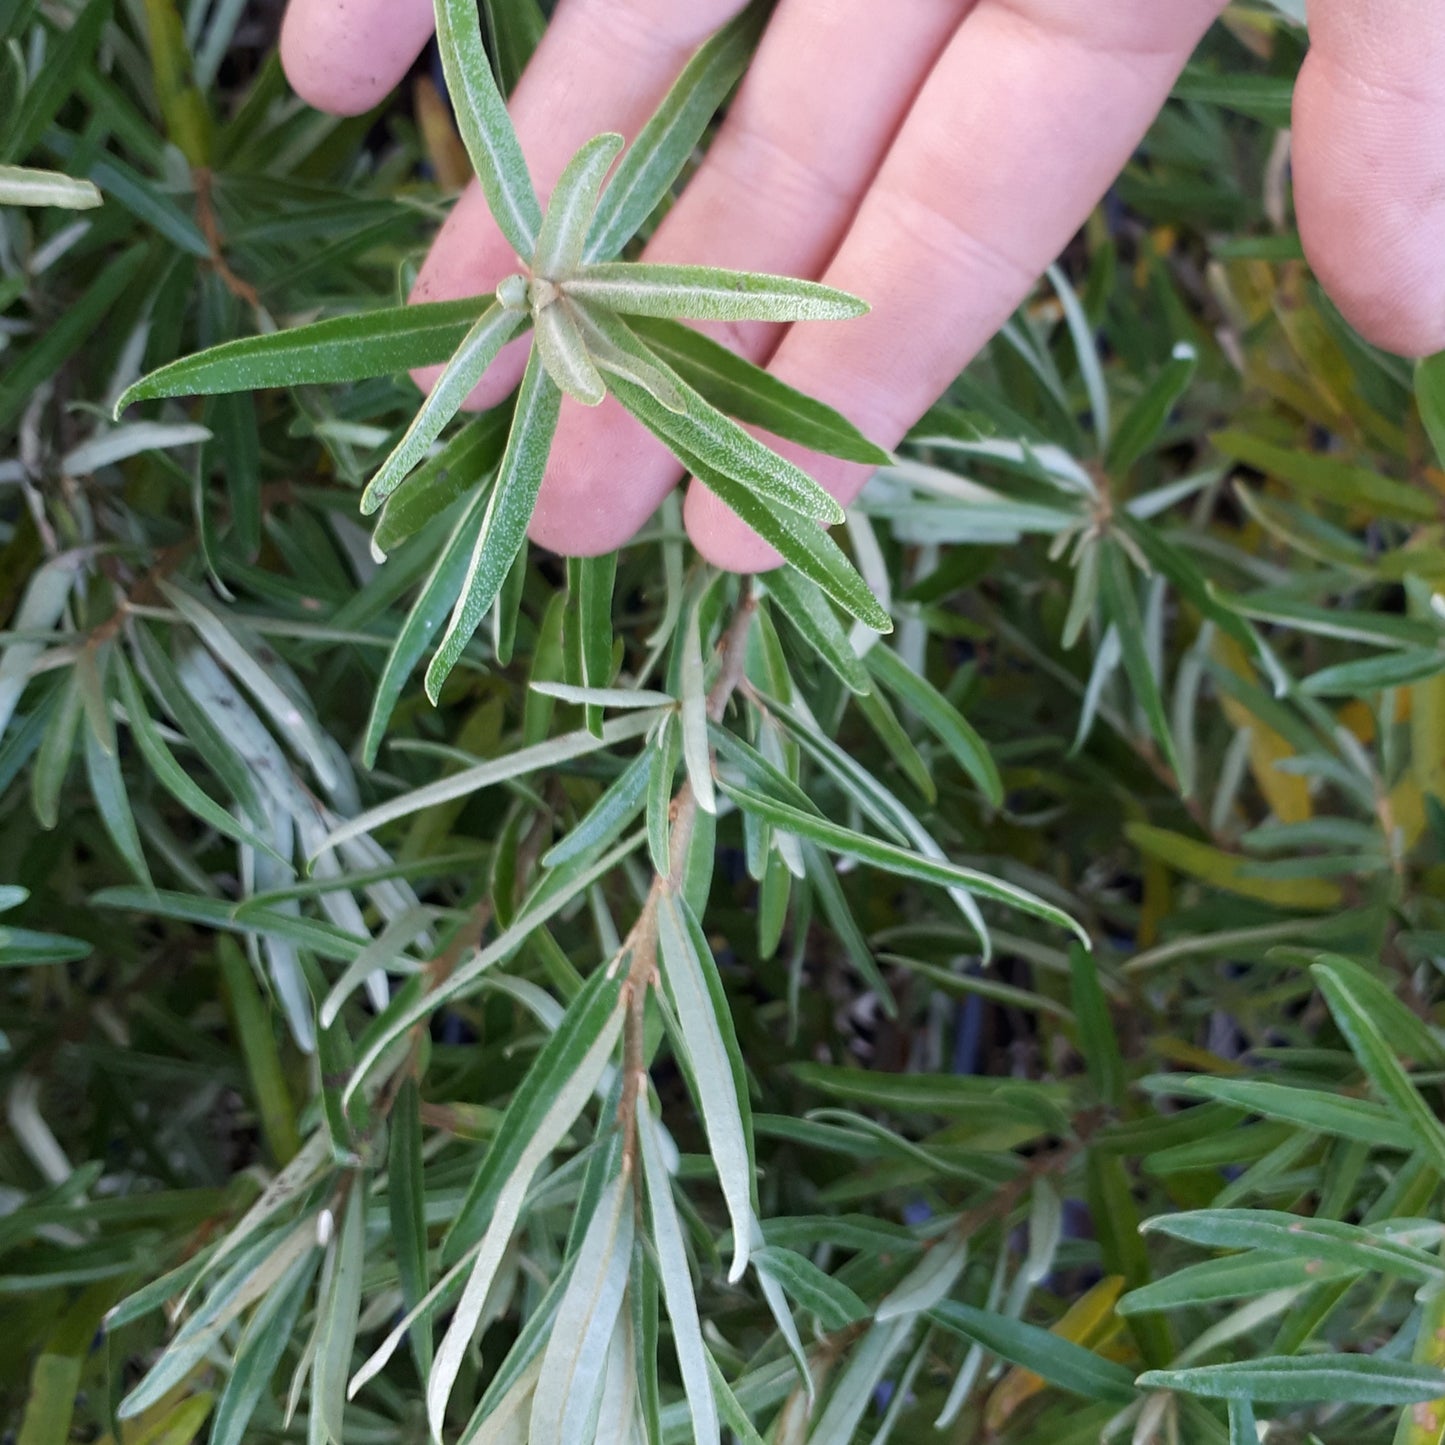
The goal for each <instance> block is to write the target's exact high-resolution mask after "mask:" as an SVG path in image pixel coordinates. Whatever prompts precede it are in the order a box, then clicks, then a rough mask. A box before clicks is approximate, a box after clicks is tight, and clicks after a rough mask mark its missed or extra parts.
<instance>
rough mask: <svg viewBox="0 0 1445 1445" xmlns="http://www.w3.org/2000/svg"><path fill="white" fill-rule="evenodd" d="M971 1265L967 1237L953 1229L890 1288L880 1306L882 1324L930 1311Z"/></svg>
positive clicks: (878, 1315) (878, 1316) (879, 1320)
mask: <svg viewBox="0 0 1445 1445" xmlns="http://www.w3.org/2000/svg"><path fill="white" fill-rule="evenodd" d="M967 1264H968V1236H967V1235H961V1234H959V1233H957V1231H951V1232H950V1233H948V1234H947V1235H945V1236H944V1237H943V1238H942V1239H940V1240H937V1241H935V1243H934V1244H933V1246H932V1248H931V1249H929V1250H928V1251H927V1253H926V1254H924V1256H923V1258H922V1259H921V1260H919V1261H918V1263H917V1264H916V1265H914V1266H913V1268H912V1269H911V1270H909V1271H908V1273H907V1274H906V1275H904V1276H903V1278H902V1279H901V1280H900V1281H899V1282H898V1283H897V1284H896V1285H894V1287H893V1288H892V1289H891V1290H889V1292H888V1294H887V1295H886V1296H885V1297H884V1299H883V1302H882V1303H881V1304H880V1305H879V1306H878V1311H877V1319H878V1322H879V1323H880V1324H883V1323H886V1322H887V1321H888V1320H893V1319H899V1318H901V1317H902V1316H904V1315H916V1314H922V1313H923V1312H924V1311H925V1310H931V1309H932V1308H933V1307H934V1305H936V1304H938V1303H939V1301H940V1300H943V1299H945V1298H947V1296H948V1294H949V1292H950V1291H951V1290H952V1289H953V1287H954V1285H956V1284H957V1283H958V1281H959V1277H960V1276H961V1275H962V1274H963V1271H964V1267H965V1266H966V1265H967Z"/></svg>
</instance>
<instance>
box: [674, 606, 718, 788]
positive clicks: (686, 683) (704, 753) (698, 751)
mask: <svg viewBox="0 0 1445 1445" xmlns="http://www.w3.org/2000/svg"><path fill="white" fill-rule="evenodd" d="M697 614H698V609H697V608H696V607H694V608H693V609H692V615H691V617H690V618H689V620H688V629H687V635H686V637H685V638H684V641H683V649H682V671H681V681H682V708H681V712H680V719H681V722H682V760H683V762H684V763H685V764H686V766H687V777H688V781H689V782H690V783H691V784H692V793H693V796H694V797H695V798H696V799H697V805H698V807H699V808H701V809H702V810H703V812H705V813H716V812H717V797H716V792H715V789H714V788H713V783H712V750H711V749H710V748H709V747H708V740H707V693H706V685H705V682H704V678H703V661H702V640H701V638H700V637H699V636H698V615H697Z"/></svg>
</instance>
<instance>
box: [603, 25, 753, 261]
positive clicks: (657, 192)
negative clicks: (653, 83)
mask: <svg viewBox="0 0 1445 1445" xmlns="http://www.w3.org/2000/svg"><path fill="white" fill-rule="evenodd" d="M767 14H768V6H767V5H766V4H753V5H750V6H748V8H747V9H746V10H745V11H744V12H743V13H742V14H741V15H739V16H738V17H737V18H736V19H735V20H733V21H732V22H730V23H729V24H728V25H725V26H724V27H723V28H722V29H721V30H719V31H718V32H717V34H716V35H714V36H713V37H712V38H711V39H710V40H708V41H707V43H706V44H704V45H703V46H702V48H701V49H700V50H699V51H698V52H697V54H696V55H694V56H693V57H692V59H691V60H690V61H688V63H687V65H686V67H685V68H684V69H683V72H682V74H681V75H680V76H678V78H677V80H676V82H675V83H674V85H673V87H672V89H671V90H670V91H668V93H667V95H666V96H665V97H664V98H663V101H662V104H661V105H659V106H658V108H657V109H656V110H655V111H654V112H653V114H652V116H651V118H650V119H649V120H648V122H647V124H646V125H644V126H643V128H642V130H641V131H640V132H639V133H638V136H637V139H636V140H635V141H633V143H632V145H631V147H630V148H629V149H628V152H627V154H626V155H625V156H623V158H622V163H621V165H619V166H618V168H617V173H616V174H615V175H614V176H613V178H612V184H611V185H609V186H608V187H607V190H606V191H605V192H604V193H603V196H602V202H601V204H600V205H599V206H598V208H597V214H596V215H595V216H594V217H593V219H592V229H591V232H590V233H589V235H588V238H587V259H588V260H589V261H602V260H609V259H611V258H612V257H613V256H615V255H617V253H618V252H619V251H621V249H622V248H623V246H625V245H626V244H627V242H628V241H630V240H631V239H632V237H633V236H634V235H636V234H637V232H638V230H640V229H641V227H642V225H643V223H644V222H645V221H646V220H647V218H648V217H649V216H650V215H651V214H652V213H653V211H655V210H656V209H657V207H658V205H659V204H660V203H661V201H662V200H663V198H664V197H665V196H666V195H667V192H668V190H669V188H670V187H671V185H672V183H673V182H674V181H675V180H676V179H677V178H678V176H680V175H681V174H682V172H683V169H684V167H685V166H686V165H687V163H688V161H689V160H690V159H691V158H692V155H693V152H694V151H695V150H696V148H697V144H698V142H699V141H700V140H701V139H702V137H703V134H704V132H705V131H706V130H707V127H708V123H709V122H710V121H711V120H712V117H713V114H714V113H715V112H716V110H717V108H718V106H719V105H721V104H722V102H723V100H724V99H725V98H726V97H727V94H728V92H729V91H730V90H731V89H732V88H733V85H734V84H735V83H736V81H737V79H738V77H739V76H740V75H741V74H742V73H743V68H744V67H745V66H746V65H747V62H748V57H749V56H750V55H751V54H752V50H753V46H754V45H755V44H756V43H757V38H758V35H759V34H760V32H761V31H762V27H763V22H764V20H765V19H766V18H767Z"/></svg>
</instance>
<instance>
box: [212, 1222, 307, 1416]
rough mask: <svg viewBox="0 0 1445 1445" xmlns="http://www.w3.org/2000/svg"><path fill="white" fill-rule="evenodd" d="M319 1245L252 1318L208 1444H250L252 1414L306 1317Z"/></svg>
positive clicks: (217, 1403) (219, 1403) (260, 1306)
mask: <svg viewBox="0 0 1445 1445" xmlns="http://www.w3.org/2000/svg"><path fill="white" fill-rule="evenodd" d="M316 1263H317V1255H316V1251H315V1250H312V1251H310V1252H309V1253H308V1254H307V1256H306V1258H305V1259H303V1260H302V1261H301V1263H300V1264H297V1265H294V1266H293V1267H292V1272H291V1275H290V1277H289V1278H288V1279H286V1280H285V1281H283V1282H282V1283H281V1284H279V1285H277V1286H276V1288H274V1289H273V1290H272V1291H271V1292H270V1293H269V1294H268V1295H267V1296H266V1297H265V1299H263V1300H262V1301H261V1303H260V1304H259V1305H258V1306H257V1308H256V1311H255V1313H254V1314H253V1315H252V1316H251V1318H250V1319H249V1320H248V1321H247V1322H246V1328H245V1330H244V1331H243V1332H242V1335H241V1339H240V1342H239V1343H238V1344H237V1346H236V1354H235V1357H234V1359H233V1360H232V1362H231V1373H230V1374H229V1375H228V1376H227V1377H226V1386H225V1388H224V1389H223V1390H222V1391H221V1396H220V1399H219V1400H217V1401H216V1414H215V1418H214V1419H213V1420H212V1422H211V1433H210V1437H209V1442H208V1445H244V1441H245V1440H246V1438H247V1430H248V1428H249V1426H250V1424H251V1417H252V1416H253V1415H254V1414H255V1413H256V1407H257V1406H258V1405H259V1404H260V1403H261V1398H262V1396H263V1395H264V1394H265V1393H266V1391H267V1390H268V1389H269V1388H270V1386H271V1377H272V1376H273V1375H274V1374H275V1373H276V1367H277V1366H278V1365H279V1364H280V1363H281V1357H282V1355H284V1354H285V1353H286V1347H287V1346H288V1345H289V1344H290V1343H291V1338H292V1335H293V1333H294V1332H295V1330H296V1326H297V1324H298V1323H299V1321H300V1318H301V1308H302V1306H303V1305H304V1304H305V1303H306V1297H307V1295H308V1294H309V1293H310V1292H311V1281H312V1278H313V1277H314V1275H315V1273H316Z"/></svg>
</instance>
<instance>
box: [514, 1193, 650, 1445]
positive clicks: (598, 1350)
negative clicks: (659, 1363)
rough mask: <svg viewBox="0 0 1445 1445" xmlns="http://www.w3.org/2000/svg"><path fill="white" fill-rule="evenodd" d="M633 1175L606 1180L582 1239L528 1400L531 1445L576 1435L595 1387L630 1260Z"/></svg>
mask: <svg viewBox="0 0 1445 1445" xmlns="http://www.w3.org/2000/svg"><path fill="white" fill-rule="evenodd" d="M634 1213H635V1211H634V1202H633V1191H632V1175H631V1173H630V1172H624V1173H620V1174H618V1175H617V1176H616V1178H614V1179H613V1181H612V1182H611V1184H609V1185H608V1186H607V1189H606V1191H605V1192H604V1193H603V1195H602V1198H601V1199H599V1200H598V1202H597V1207H596V1208H595V1209H594V1210H593V1212H592V1220H591V1223H590V1224H589V1225H588V1227H587V1232H586V1234H585V1235H584V1236H583V1238H582V1245H581V1248H580V1249H579V1250H578V1251H577V1255H576V1260H575V1263H574V1264H573V1266H572V1278H571V1281H570V1282H569V1283H568V1285H567V1293H566V1294H564V1295H563V1296H562V1303H561V1305H559V1306H558V1309H557V1322H556V1324H555V1325H554V1326H553V1330H552V1338H551V1341H550V1342H549V1343H548V1346H547V1353H546V1354H545V1355H544V1356H543V1357H542V1373H541V1374H540V1375H539V1376H538V1377H537V1392H536V1395H535V1396H534V1399H533V1404H532V1418H531V1426H530V1430H529V1432H528V1439H529V1441H530V1442H531V1445H573V1442H575V1441H577V1440H580V1439H582V1438H583V1436H584V1433H585V1432H586V1430H587V1427H588V1423H589V1421H590V1419H591V1418H592V1415H593V1411H594V1410H595V1409H596V1407H597V1402H598V1397H599V1396H600V1394H601V1392H602V1385H603V1371H604V1367H605V1364H606V1358H607V1353H608V1348H607V1347H608V1344H609V1342H610V1341H611V1339H612V1333H613V1330H614V1328H615V1326H616V1324H617V1318H618V1314H619V1312H620V1311H621V1309H622V1296H623V1292H624V1291H625V1289H626V1287H627V1276H628V1272H629V1270H630V1269H631V1266H632V1236H633V1218H634Z"/></svg>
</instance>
